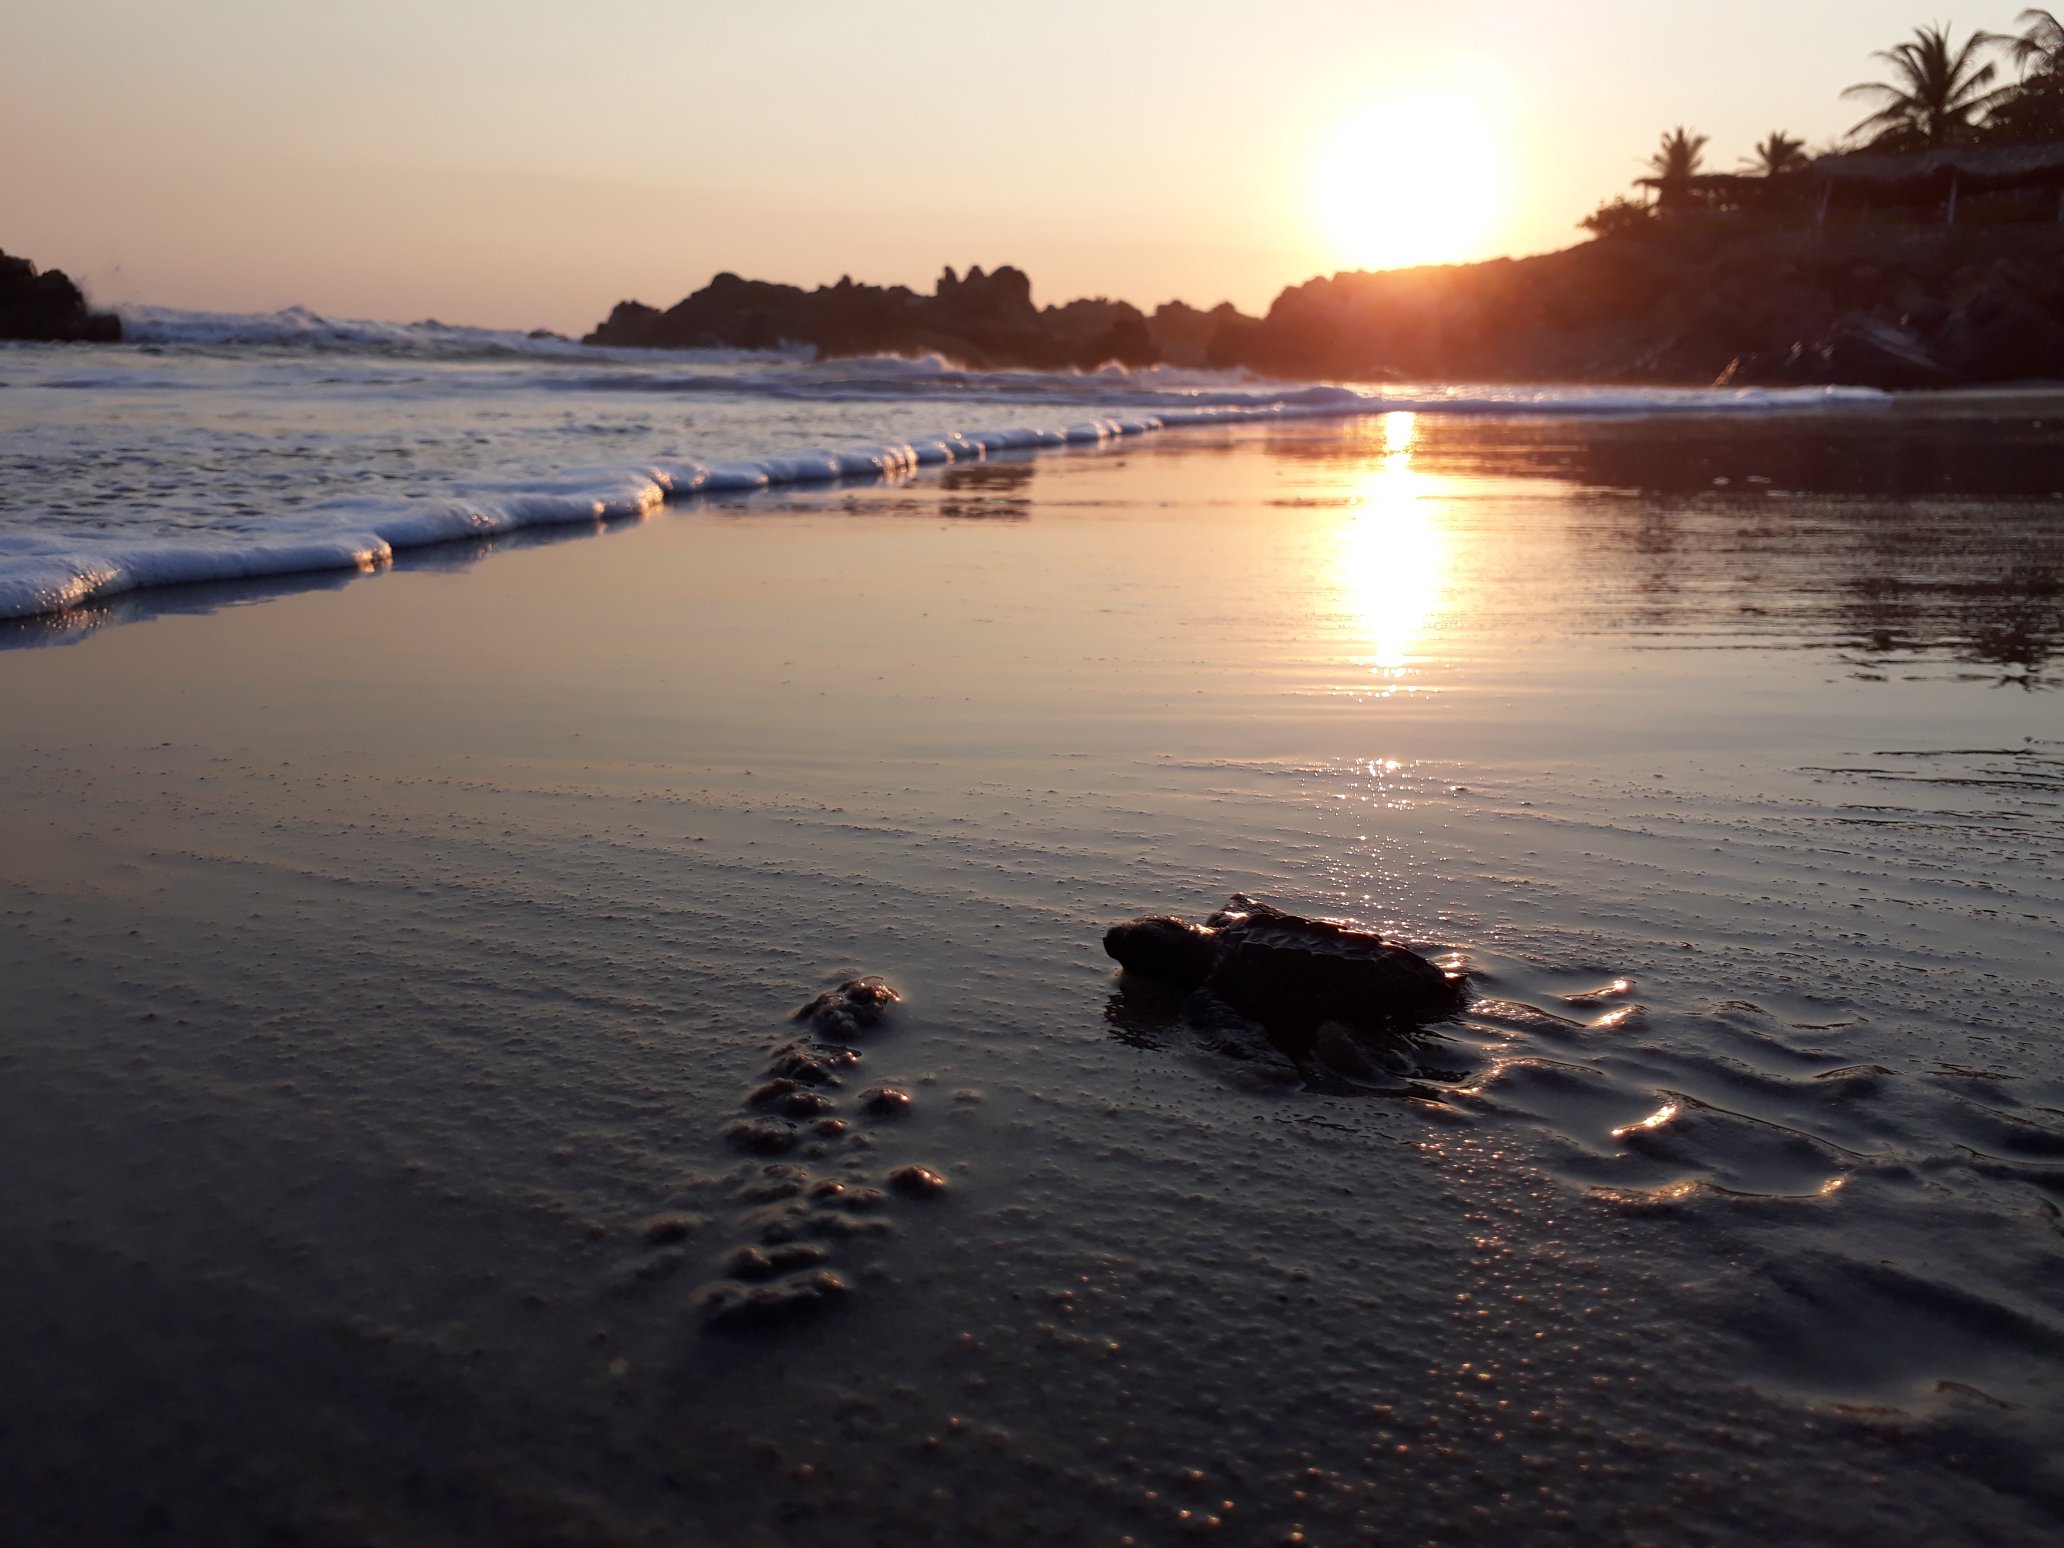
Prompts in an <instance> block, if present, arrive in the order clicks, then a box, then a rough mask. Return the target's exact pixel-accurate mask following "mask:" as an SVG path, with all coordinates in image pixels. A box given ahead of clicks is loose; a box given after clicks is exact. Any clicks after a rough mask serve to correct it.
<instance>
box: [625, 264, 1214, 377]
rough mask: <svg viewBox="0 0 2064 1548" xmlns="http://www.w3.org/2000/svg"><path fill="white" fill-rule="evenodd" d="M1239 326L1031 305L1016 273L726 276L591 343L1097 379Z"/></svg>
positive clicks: (1180, 359)
mask: <svg viewBox="0 0 2064 1548" xmlns="http://www.w3.org/2000/svg"><path fill="white" fill-rule="evenodd" d="M1234 320H1237V321H1239V322H1243V323H1247V324H1249V325H1252V323H1253V321H1254V320H1253V319H1252V318H1243V317H1240V314H1239V313H1237V312H1235V311H1234V310H1233V308H1232V307H1231V306H1230V305H1225V306H1220V307H1218V308H1216V309H1215V310H1213V311H1210V312H1200V311H1198V310H1197V309H1196V308H1194V307H1190V306H1185V305H1183V304H1182V303H1181V302H1176V303H1173V304H1172V305H1169V306H1164V307H1161V308H1160V309H1159V310H1158V311H1156V313H1155V314H1154V316H1153V317H1152V318H1149V317H1148V316H1147V315H1146V314H1145V313H1143V312H1142V311H1140V309H1139V308H1138V307H1136V306H1134V305H1132V304H1131V303H1130V302H1126V301H1107V300H1104V299H1102V298H1101V297H1099V298H1097V299H1094V300H1082V301H1070V302H1069V303H1068V304H1067V305H1065V306H1049V307H1046V308H1045V309H1044V310H1042V309H1040V308H1039V307H1036V306H1034V305H1033V304H1032V281H1031V280H1030V279H1029V278H1028V277H1027V276H1026V275H1025V273H1024V272H1023V271H1022V270H1020V269H1015V268H1012V267H1010V266H1009V265H1008V264H1006V265H1005V266H1003V267H1002V268H999V269H997V270H996V271H995V272H994V273H990V274H984V273H983V272H982V269H981V266H980V265H977V266H975V267H974V268H971V269H969V270H968V272H967V274H966V275H965V276H964V277H963V276H961V275H957V274H955V273H954V272H953V270H952V269H950V268H949V269H947V270H946V271H945V272H944V273H943V274H941V275H940V276H939V281H938V285H937V286H936V288H935V289H934V291H933V293H932V294H931V295H929V296H924V295H919V294H918V293H917V292H916V291H914V290H911V289H909V288H908V287H907V286H903V285H886V286H885V285H856V284H854V283H853V281H852V280H851V279H850V278H842V279H840V281H839V282H838V283H837V284H836V285H820V286H819V287H818V288H817V289H815V290H803V289H801V288H799V287H798V286H795V285H775V284H769V283H768V282H766V281H764V280H748V279H741V278H739V277H738V276H737V275H736V274H719V275H718V276H717V277H716V278H715V279H713V280H711V281H710V282H709V284H708V285H706V286H704V287H703V288H702V289H701V290H698V291H696V292H695V294H693V295H691V296H689V297H688V298H687V299H686V300H683V301H680V302H677V303H676V304H675V305H673V306H671V307H669V308H668V309H667V310H666V311H664V312H662V311H660V310H659V309H658V308H656V307H651V306H647V305H645V304H644V303H643V302H639V301H622V302H619V303H618V304H617V306H616V309H615V310H614V311H612V312H611V313H610V314H609V317H608V320H607V321H605V322H604V323H603V324H602V325H601V326H600V327H598V328H596V329H595V331H594V332H592V333H590V334H589V335H588V337H587V342H588V343H590V344H628V345H635V346H644V347H654V348H660V349H771V348H774V347H777V346H780V345H784V344H788V345H807V346H809V347H811V348H814V349H815V350H816V351H817V353H818V354H819V355H820V356H821V357H824V358H826V359H830V358H836V357H842V356H851V355H909V354H938V355H943V356H946V357H948V358H949V359H952V360H955V361H958V362H960V363H961V364H963V365H969V366H974V367H977V368H984V367H1023V368H1027V369H1032V370H1064V369H1067V368H1068V367H1071V366H1075V367H1083V368H1092V367H1095V366H1099V365H1102V364H1104V363H1105V362H1107V361H1114V360H1115V361H1117V362H1119V363H1120V364H1122V365H1153V364H1155V363H1157V362H1160V361H1170V362H1176V363H1184V364H1194V365H1203V364H1206V363H1207V361H1206V355H1207V352H1208V348H1209V346H1210V345H1211V344H1212V342H1213V341H1214V340H1215V339H1217V338H1218V337H1219V336H1220V334H1222V333H1223V332H1224V331H1225V329H1226V327H1227V325H1228V324H1229V323H1231V322H1233V321H1234Z"/></svg>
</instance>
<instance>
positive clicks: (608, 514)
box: [0, 387, 1886, 619]
mask: <svg viewBox="0 0 2064 1548" xmlns="http://www.w3.org/2000/svg"><path fill="white" fill-rule="evenodd" d="M1880 401H1886V400H1885V395H1884V394H1882V393H1876V392H1869V391H1861V390H1845V389H1823V390H1806V391H1789V392H1787V391H1773V390H1767V389H1746V390H1742V391H1727V392H1723V391H1704V392H1692V391H1685V392H1678V393H1671V392H1666V391H1657V390H1647V391H1624V392H1612V391H1596V392H1583V391H1573V390H1570V389H1553V390H1536V391H1531V392H1530V391H1529V390H1527V389H1513V390H1511V391H1510V392H1502V393H1494V394H1484V393H1474V394H1463V393H1459V392H1453V391H1450V392H1437V393H1432V394H1427V393H1424V392H1421V393H1418V394H1411V395H1408V394H1404V393H1396V392H1376V393H1362V392H1357V391H1354V390H1352V389H1349V388H1342V387H1323V388H1312V389H1305V390H1301V391H1297V392H1293V393H1290V394H1286V395H1284V396H1282V397H1279V398H1276V399H1275V400H1273V401H1269V402H1254V401H1252V400H1249V401H1246V402H1242V403H1216V404H1208V403H1206V404H1200V403H1193V404H1192V405H1191V406H1188V407H1183V408H1175V409H1170V410H1167V411H1165V412H1162V413H1156V414H1149V415H1142V416H1135V417H1127V418H1097V419H1089V420H1083V421H1079V422H1077V423H1074V424H1070V425H1067V426H1065V427H1061V428H1041V427H1032V426H1019V427H1014V428H1009V429H999V430H969V431H952V432H949V433H947V434H944V435H940V436H934V437H926V438H921V439H916V440H911V441H899V442H892V443H884V444H879V445H873V446H860V447H848V448H843V449H824V448H818V449H810V450H803V451H796V452H789V453H784V454H780V455H775V456H768V457H762V458H758V459H754V460H750V461H728V462H726V461H719V462H708V463H705V462H694V461H660V462H651V463H646V464H642V465H638V466H634V467H630V468H624V469H617V470H601V471H596V472H591V473H571V474H566V475H563V476H561V477H560V478H558V479H556V480H546V481H537V482H532V483H527V484H523V485H510V486H503V487H496V486H484V487H481V488H479V489H477V490H476V491H475V492H474V494H473V495H472V496H471V497H470V498H466V499H461V500H452V501H444V502H438V503H431V502H422V503H402V502H388V503H385V504H374V503H371V502H354V501H335V502H330V503H327V504H323V505H318V506H314V507H311V508H309V509H308V510H307V511H306V512H304V513H303V514H302V515H301V516H300V517H298V518H297V519H295V520H293V521H291V522H283V523H281V524H280V525H279V526H277V527H275V528H273V529H271V530H269V531H268V532H266V533H265V534H264V535H263V536H254V537H253V538H251V539H250V540H248V541H242V540H232V541H223V540H220V539H210V540H199V541H193V542H185V543H177V542H174V543H167V542H131V543H119V542H118V543H110V544H106V545H91V546H88V545H80V544H78V543H76V542H74V541H67V540H63V539H56V538H43V537H41V536H40V535H37V534H34V533H16V534H8V535H6V537H5V538H4V540H0V619H9V618H28V617H34V616H37V615H41V614H49V613H58V612H63V611H65V610H67V609H70V608H76V607H81V606H85V605H88V604H90V603H93V602H96V601H99V600H102V599H104V598H108V597H113V596H118V595H120V594H122V593H124V592H129V591H134V590H138V589H141V588H144V587H152V586H170V585H181V584H187V583H193V582H200V581H233V580H245V579H252V578H257V577H264V576H278V575H288V574H295V573H303V572H316V571H325V570H361V571H370V570H376V569H379V568H382V567H384V566H386V565H388V564H391V563H392V562H393V560H394V555H395V553H396V552H397V551H399V550H404V549H411V548H421V547H426V546H428V545H431V544H437V543H452V542H461V541H466V540H478V539H481V538H488V537H494V536H497V535H499V534H503V533H510V532H516V531H520V530H522V529H525V528H532V527H554V526H577V525H591V524H597V523H602V522H608V521H619V520H629V519H636V518H641V517H644V516H647V515H650V514H651V513H652V512H653V511H655V510H657V509H658V508H659V507H660V506H661V505H663V504H665V503H666V502H667V501H669V500H678V499H686V498H691V497H694V496H697V495H716V494H733V493H741V492H748V491H752V490H758V489H767V488H775V487H781V486H788V485H802V484H821V483H831V482H836V481H839V480H853V479H878V478H887V477H896V476H901V475H905V474H908V473H910V472H913V471H915V470H916V469H919V468H925V467H935V466H939V465H942V464H947V463H955V462H967V461H979V460H981V459H983V458H986V457H989V456H991V455H993V454H996V453H999V452H1010V451H1030V450H1037V449H1042V448H1055V447H1066V446H1086V445H1096V444H1101V443H1104V442H1108V441H1111V440H1114V439H1118V438H1122V437H1128V436H1138V435H1144V434H1146V433H1147V432H1149V431H1153V430H1161V429H1168V428H1179V427H1186V426H1200V425H1226V424H1243V423H1252V422H1255V421H1261V420H1283V419H1344V418H1352V417H1359V416H1362V415H1368V414H1387V413H1403V412H1410V413H1444V414H1455V413H1473V414H1504V415H1513V414H1562V415H1590V416H1597V415H1629V414H1643V415H1652V414H1658V413H1669V412H1704V413H1712V412H1739V411H1745V410H1748V411H1753V410H1765V411H1767V410H1784V409H1791V410H1798V409H1803V408H1815V407H1822V406H1827V405H1830V404H1840V403H1871V402H1880Z"/></svg>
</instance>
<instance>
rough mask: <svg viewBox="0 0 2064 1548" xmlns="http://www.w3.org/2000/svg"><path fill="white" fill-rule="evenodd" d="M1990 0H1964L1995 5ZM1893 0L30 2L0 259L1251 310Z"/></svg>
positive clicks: (498, 322)
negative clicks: (943, 291) (716, 280)
mask: <svg viewBox="0 0 2064 1548" xmlns="http://www.w3.org/2000/svg"><path fill="white" fill-rule="evenodd" d="M2021 8H2022V7H2021V4H2020V3H2019V0H1986V3H1985V4H1983V5H1982V6H1981V7H1978V8H1973V9H1969V10H1968V11H1967V12H1952V13H1950V15H1951V18H1952V19H1953V21H1954V23H1955V29H1956V31H1957V33H1958V35H1960V36H1961V35H1962V34H1963V33H1965V32H1968V31H1970V30H1972V29H1974V28H1978V27H1984V28H1988V29H1995V30H2006V29H2008V28H2009V27H2010V26H2011V24H2012V22H2013V19H2014V17H2015V16H2016V15H2017V14H2018V13H2019V11H2020V10H2021ZM1942 10H1943V8H1942V7H1940V6H1934V7H1928V6H1922V5H1919V4H1917V3H1916V0H1729V3H1728V4H1726V5H1717V4H1716V5H1696V4H1685V3H1683V0H1661V3H1658V0H1561V3H1557V4H1553V5H1550V4H1549V3H1547V0H1530V3H1518V0H1454V3H1450V4H1448V5H1446V6H1441V7H1436V6H1430V5H1427V4H1425V3H1423V0H1273V3H1270V4H1266V5H1263V4H1257V3H1254V0H1182V3H1164V0H1048V3H1043V4H1016V3H995V4H990V5H986V6H970V5H966V4H945V3H937V0H895V3H890V0H879V3H868V0H843V3H833V0H757V3H755V4H753V5H751V6H749V7H748V6H746V5H742V4H739V5H720V4H709V3H700V0H586V3H585V4H582V5H579V6H573V5H569V4H566V3H564V0H331V3H327V4H323V5H312V4H292V3H283V0H183V3H180V4H177V5H171V4H166V3H164V0H63V3H55V0H44V3H38V0H23V3H20V4H18V5H16V6H12V7H10V11H11V12H12V14H11V16H10V18H9V20H8V22H7V24H6V43H5V47H4V48H0V147H4V149H0V248H4V249H6V250H7V251H9V252H15V253H23V254H26V255H27V256H29V257H31V258H34V259H35V260H37V261H38V262H39V263H41V264H43V265H45V266H46V267H60V268H64V269H66V270H68V271H69V272H70V273H71V274H72V275H73V276H74V277H75V278H77V279H79V280H81V281H82V282H83V283H84V284H85V285H86V286H87V288H88V289H89V291H90V292H91V293H92V295H93V296H94V298H95V299H96V300H98V301H101V302H107V303H113V302H148V303H157V304H162V305H171V306H191V307H201V308H208V309H214V310H228V311H260V310H270V309H273V308H276V307H282V306H289V305H305V306H309V307H313V308H315V309H317V310H319V311H324V312H329V313H333V314H337V315H344V316H357V317H381V318H391V319H396V320H410V319H415V318H420V317H428V316H436V317H440V318H442V319H443V320H445V321H447V322H455V323H477V324H483V325H488V326H500V327H534V326H545V327H554V328H559V329H563V330H567V331H585V330H586V329H587V328H588V327H590V326H592V325H593V324H594V323H595V322H596V321H598V320H599V319H600V318H601V317H602V316H603V315H604V314H605V313H606V312H607V311H608V309H609V307H610V305H611V304H613V303H614V302H615V301H617V300H619V299H621V298H624V297H637V298H639V299H642V300H645V301H649V302H652V303H655V304H657V305H662V306H664V305H669V304H671V303H672V302H674V301H676V300H678V299H679V298H680V297H681V296H683V295H685V294H686V293H687V292H689V291H690V290H693V289H696V288H698V287H699V286H701V285H702V284H704V283H706V282H707V281H708V279H709V277H710V275H711V274H713V273H715V272H717V271H719V270H723V269H730V270H734V271H737V272H739V273H743V274H747V275H751V276H753V277H756V278H763V279H775V280H786V281H790V282H792V283H796V284H803V285H815V284H820V283H826V282H830V281H834V280H836V279H837V278H838V277H839V276H840V275H841V274H847V273H849V274H851V275H852V276H853V277H854V278H855V279H860V280H869V281H874V282H877V283H884V284H888V283H902V284H908V285H911V286H913V287H914V288H917V289H921V290H929V289H930V287H931V283H932V280H933V279H934V277H935V276H936V275H937V274H938V271H939V269H940V268H941V267H942V266H943V265H946V264H952V265H954V266H955V267H956V268H964V267H965V266H967V265H968V264H971V263H979V264H982V265H984V266H985V267H993V266H995V265H998V264H1002V263H1015V264H1017V265H1018V266H1019V267H1020V268H1023V269H1025V270H1026V271H1027V272H1028V273H1030V275H1031V276H1032V280H1033V285H1034V292H1035V298H1036V299H1038V300H1039V301H1041V302H1042V303H1044V302H1050V301H1064V300H1068V299H1070V298H1072V297H1075V296H1078V295H1109V296H1115V297H1122V298H1124V299H1126V300H1130V301H1134V302H1136V303H1138V304H1140V305H1142V306H1144V307H1146V308H1148V309H1149V310H1151V309H1152V307H1153V306H1154V305H1155V304H1156V303H1158V302H1161V301H1166V300H1170V299H1173V298H1175V297H1181V298H1182V299H1184V300H1187V301H1190V302H1193V303H1195V304H1197V305H1200V306H1210V305H1212V304H1214V303H1216V302H1218V301H1221V300H1231V301H1233V302H1235V303H1237V304H1238V305H1239V306H1241V307H1242V308H1243V309H1246V310H1249V311H1261V310H1265V309H1266V307H1267V305H1268V303H1269V301H1270V300H1271V299H1272V298H1273V297H1274V296H1275V294H1276V292H1277V291H1279V290H1280V289H1281V288H1282V287H1283V286H1285V285H1287V284H1294V283H1297V282H1299V281H1301V280H1304V279H1308V278H1310V277H1311V276H1312V275H1314V274H1319V273H1331V272H1333V271H1335V270H1337V269H1341V268H1353V267H1361V266H1364V265H1369V266H1382V265H1384V264H1387V263H1391V262H1407V261H1413V260H1427V261H1432V260H1467V259H1475V258H1483V257H1491V256H1496V255H1498V254H1501V253H1511V254H1523V253H1530V252H1542V251H1547V250H1549V249H1553V248H1557V247H1563V246H1567V245H1569V244H1570V243H1571V242H1573V241H1575V240H1577V239H1578V236H1579V233H1578V232H1577V230H1576V228H1575V223H1576V221H1577V220H1578V219H1579V218H1580V217H1581V216H1583V215H1584V214H1585V213H1586V212H1588V211H1589V210H1591V209H1592V208H1594V207H1595V206H1596V205H1597V204H1598V202H1599V201H1600V200H1601V199H1603V198H1605V197H1607V196H1609V195H1612V194H1614V193H1618V192H1623V191H1626V189H1627V185H1628V183H1629V181H1630V179H1632V178H1634V177H1636V176H1638V175H1640V172H1641V170H1642V169H1641V162H1642V161H1643V159H1644V158H1645V157H1646V156H1647V154H1648V153H1649V152H1650V151H1651V150H1652V149H1653V148H1654V146H1655V142H1656V140H1657V138H1658V136H1659V135H1660V134H1661V132H1662V131H1663V130H1665V129H1667V128H1669V127H1671V126H1673V125H1676V124H1679V123H1682V124H1686V125H1689V126H1690V127H1691V128H1693V129H1694V130H1696V131H1699V132H1703V133H1706V134H1709V135H1711V136H1712V140H1713V145H1712V149H1711V151H1710V152H1709V160H1710V163H1711V164H1712V165H1713V166H1714V167H1715V169H1718V170H1725V169H1728V168H1731V167H1732V166H1733V165H1734V164H1735V162H1736V161H1737V160H1738V159H1739V158H1740V157H1742V156H1745V155H1746V154H1747V153H1748V151H1749V149H1750V147H1751V145H1752V144H1753V143H1754V142H1755V141H1757V140H1758V139H1760V138H1762V137H1763V136H1764V135H1766V134H1767V133H1769V132H1770V131H1771V130H1773V129H1786V130H1789V131H1790V132H1792V133H1794V134H1797V135H1801V136H1804V137H1805V138H1806V139H1808V140H1809V141H1811V142H1814V143H1819V142H1821V141H1823V140H1827V139H1830V138H1832V137H1833V136H1835V135H1836V134H1838V133H1839V132H1841V131H1842V130H1844V129H1846V128H1848V127H1849V126H1850V125H1851V124H1853V123H1854V122H1856V121H1857V120H1858V119H1859V118H1861V117H1862V116H1863V115H1864V113H1865V112H1867V111H1868V107H1867V106H1864V105H1859V104H1858V103H1857V102H1856V101H1854V100H1846V101H1845V100H1844V99H1843V98H1842V97H1841V96H1840V92H1841V89H1842V88H1843V87H1844V86H1847V85H1849V84H1850V83H1852V82H1854V81H1859V80H1867V79H1875V78H1877V77H1878V75H1879V74H1880V70H1879V67H1878V66H1877V65H1876V64H1875V63H1874V62H1873V61H1872V60H1871V59H1870V58H1869V57H1868V56H1869V54H1870V52H1871V51H1872V50H1873V49H1877V48H1883V47H1887V46H1889V45H1891V44H1893V43H1895V42H1898V41H1899V40H1901V39H1903V38H1904V37H1906V36H1907V35H1908V33H1909V32H1910V31H1911V30H1912V28H1913V27H1914V26H1915V25H1916V24H1918V23H1924V22H1931V21H1936V20H1940V19H1943V18H1942V16H1941V15H1940V14H1938V13H1940V12H1941V11H1942Z"/></svg>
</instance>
